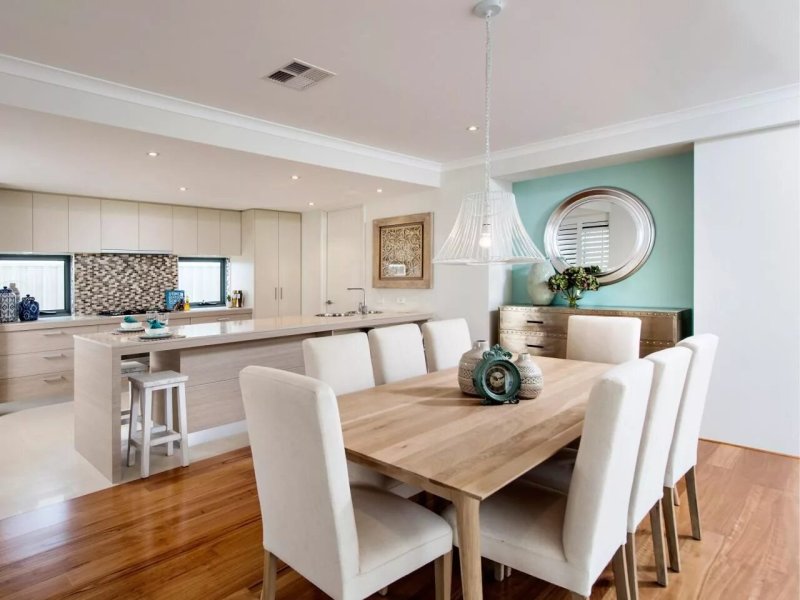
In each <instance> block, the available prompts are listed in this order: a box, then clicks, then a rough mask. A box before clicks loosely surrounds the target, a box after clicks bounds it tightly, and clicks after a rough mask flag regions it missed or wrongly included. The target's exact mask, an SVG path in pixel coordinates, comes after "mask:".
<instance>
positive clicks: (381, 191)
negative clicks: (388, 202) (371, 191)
mask: <svg viewBox="0 0 800 600" xmlns="http://www.w3.org/2000/svg"><path fill="white" fill-rule="evenodd" d="M375 191H376V192H378V193H379V194H382V193H383V190H382V189H381V188H378V189H377V190H375Z"/></svg>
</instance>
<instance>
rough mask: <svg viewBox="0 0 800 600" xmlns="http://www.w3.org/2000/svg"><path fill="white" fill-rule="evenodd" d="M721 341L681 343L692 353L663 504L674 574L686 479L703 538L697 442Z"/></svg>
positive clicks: (705, 338) (695, 532) (706, 338)
mask: <svg viewBox="0 0 800 600" xmlns="http://www.w3.org/2000/svg"><path fill="white" fill-rule="evenodd" d="M718 344H719V338H718V337H717V336H716V335H713V334H711V333H704V334H701V335H695V336H692V337H688V338H686V339H685V340H682V341H680V342H678V346H679V347H682V348H688V349H689V350H691V351H692V360H691V362H690V363H689V372H688V373H687V375H686V385H685V386H684V389H683V397H682V398H681V404H680V408H679V409H678V418H677V420H676V422H675V434H674V436H673V438H672V445H671V447H670V451H669V460H668V461H667V469H666V473H665V474H664V495H663V498H662V501H661V504H662V506H663V509H664V522H665V524H666V529H667V548H668V549H669V564H670V568H671V569H672V570H673V571H676V572H677V571H680V570H681V558H680V553H679V551H678V526H677V519H676V515H675V506H674V504H673V500H672V499H673V497H675V495H676V492H675V488H676V486H677V485H678V482H679V481H680V480H681V479H683V478H684V477H685V478H686V497H687V500H688V501H689V518H690V520H691V523H692V537H693V538H694V539H696V540H699V539H700V538H701V531H700V507H699V502H698V499H697V479H696V474H695V465H696V464H697V442H698V440H699V439H700V424H701V421H702V420H703V410H704V409H705V405H706V397H707V396H708V385H709V383H710V382H711V371H712V369H713V366H714V358H715V357H716V354H717V346H718Z"/></svg>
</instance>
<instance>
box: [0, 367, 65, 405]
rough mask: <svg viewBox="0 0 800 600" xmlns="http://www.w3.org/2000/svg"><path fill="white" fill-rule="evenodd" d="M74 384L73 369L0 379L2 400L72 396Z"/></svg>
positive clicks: (15, 400) (14, 400)
mask: <svg viewBox="0 0 800 600" xmlns="http://www.w3.org/2000/svg"><path fill="white" fill-rule="evenodd" d="M72 384H73V375H72V371H62V372H60V373H48V374H45V375H33V376H31V377H16V378H14V379H0V402H18V401H20V400H38V399H40V398H55V397H62V396H71V395H72Z"/></svg>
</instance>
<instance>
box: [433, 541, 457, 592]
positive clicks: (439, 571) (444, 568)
mask: <svg viewBox="0 0 800 600" xmlns="http://www.w3.org/2000/svg"><path fill="white" fill-rule="evenodd" d="M433 567H434V569H433V570H434V573H435V579H436V600H450V596H451V595H452V592H451V585H452V583H453V551H452V550H451V551H450V552H448V553H447V554H443V555H442V556H440V557H439V558H437V559H436V562H435V563H434V564H433Z"/></svg>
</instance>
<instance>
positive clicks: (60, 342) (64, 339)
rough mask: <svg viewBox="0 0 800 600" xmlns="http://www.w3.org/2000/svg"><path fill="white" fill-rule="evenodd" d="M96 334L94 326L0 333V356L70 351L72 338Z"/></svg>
mask: <svg viewBox="0 0 800 600" xmlns="http://www.w3.org/2000/svg"><path fill="white" fill-rule="evenodd" d="M87 333H97V326H96V325H86V326H83V327H62V328H53V329H32V330H29V331H9V332H7V333H0V356H3V355H8V354H27V353H29V352H45V351H49V350H71V349H72V336H73V335H83V334H87Z"/></svg>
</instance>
